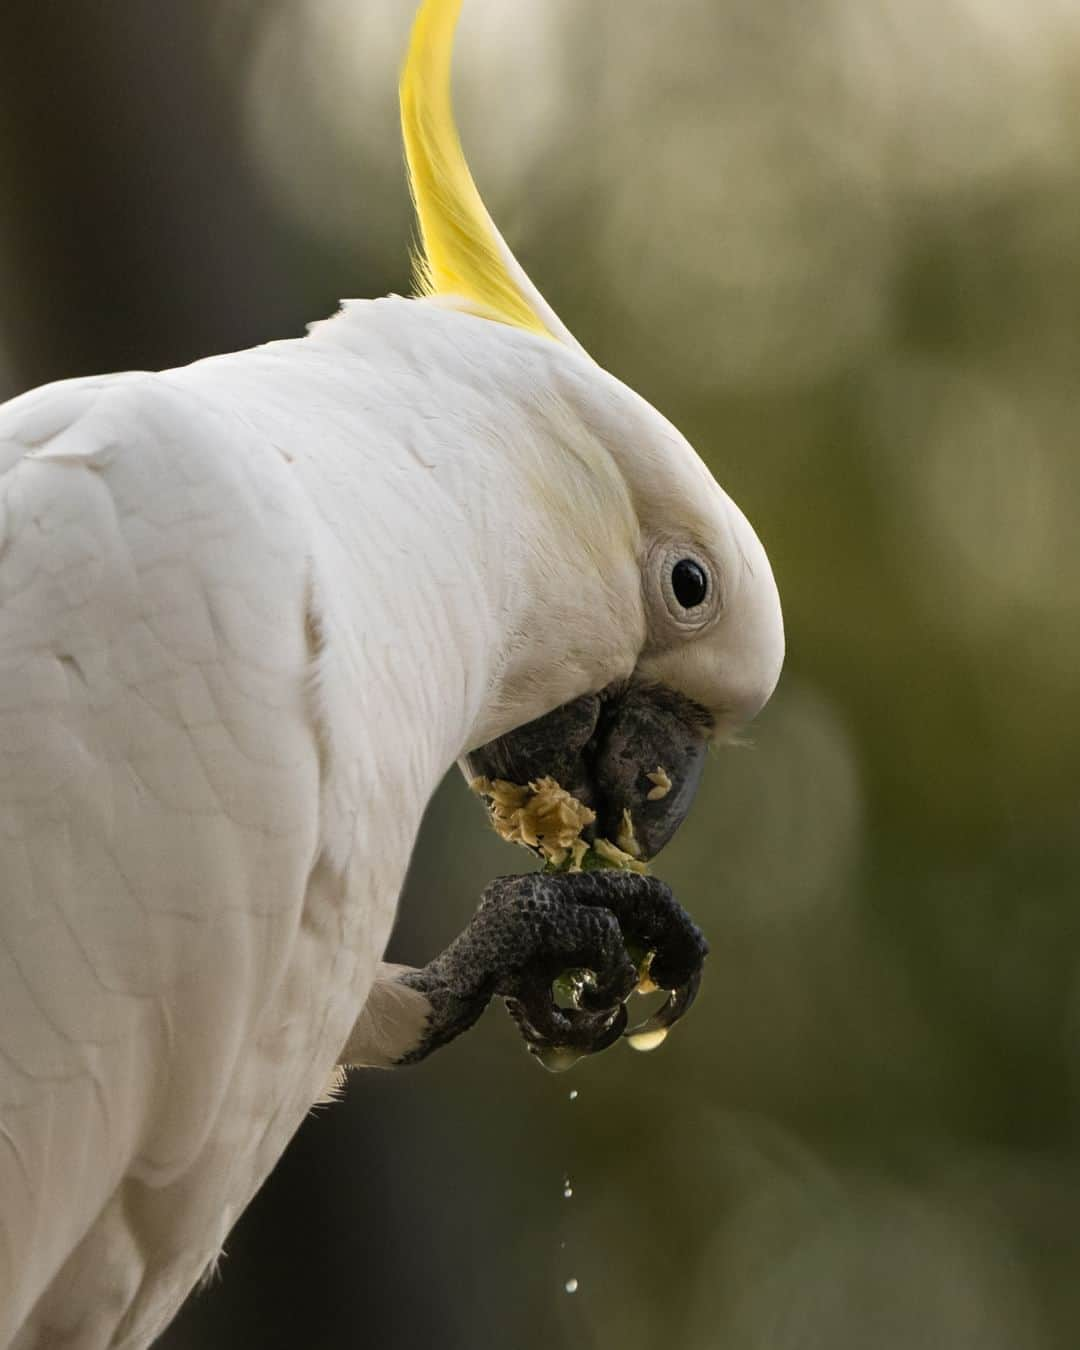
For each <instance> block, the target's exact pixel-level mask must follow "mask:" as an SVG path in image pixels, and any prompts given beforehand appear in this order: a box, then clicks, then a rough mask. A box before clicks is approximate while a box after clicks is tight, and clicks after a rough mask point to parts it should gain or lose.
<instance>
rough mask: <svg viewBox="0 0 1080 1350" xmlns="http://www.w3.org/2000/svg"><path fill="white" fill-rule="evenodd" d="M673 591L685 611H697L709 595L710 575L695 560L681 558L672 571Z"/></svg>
mask: <svg viewBox="0 0 1080 1350" xmlns="http://www.w3.org/2000/svg"><path fill="white" fill-rule="evenodd" d="M671 591H672V594H673V595H674V596H675V599H676V600H677V601H678V602H679V604H680V605H681V606H682V607H683V609H697V607H698V606H699V605H703V604H704V603H705V600H706V597H707V596H708V594H709V575H708V573H707V572H706V571H705V569H704V567H702V565H701V564H700V563H699V562H698V561H697V560H696V559H694V558H680V559H679V561H678V562H677V563H676V564H675V566H674V567H673V568H672V569H671Z"/></svg>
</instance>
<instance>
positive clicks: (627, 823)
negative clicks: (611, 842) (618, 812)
mask: <svg viewBox="0 0 1080 1350" xmlns="http://www.w3.org/2000/svg"><path fill="white" fill-rule="evenodd" d="M615 843H616V844H617V845H618V846H619V848H621V849H622V851H623V852H624V853H629V854H630V856H631V857H632V858H640V857H641V845H640V844H639V843H638V841H637V836H636V835H635V834H634V822H633V820H632V819H631V816H630V812H629V811H624V812H623V813H622V821H621V822H620V824H619V833H618V834H617V835H616V836H615Z"/></svg>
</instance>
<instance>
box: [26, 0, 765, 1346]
mask: <svg viewBox="0 0 1080 1350" xmlns="http://www.w3.org/2000/svg"><path fill="white" fill-rule="evenodd" d="M459 9H460V0H425V3H424V4H423V5H422V6H421V8H420V12H419V15H418V17H417V20H416V24H415V28H414V31H413V36H412V40H411V45H410V49H409V54H408V58H407V62H406V66H405V69H404V73H403V77H402V85H401V96H402V97H401V105H402V114H403V126H404V136H405V146H406V157H407V161H408V167H409V170H410V177H411V184H412V191H413V196H414V199H415V203H416V209H417V214H418V217H419V225H420V233H421V238H422V256H421V258H420V260H419V285H418V288H417V292H418V293H417V295H416V296H415V297H414V298H410V299H403V298H397V297H389V298H386V299H382V300H376V301H364V302H348V303H346V304H345V305H344V306H343V308H342V309H341V311H340V312H339V313H338V314H337V315H335V316H334V317H333V318H331V319H329V320H327V321H324V322H321V323H317V324H315V325H314V326H313V327H312V328H311V330H310V332H309V334H308V335H307V336H306V337H304V338H302V339H298V340H292V341H284V342H275V343H271V344H269V345H267V346H264V347H259V348H257V349H255V350H252V351H247V352H240V353H237V354H233V355H228V356H221V357H215V358H212V359H210V360H205V361H201V362H198V363H196V364H195V365H192V366H189V367H186V368H184V369H181V370H171V371H166V372H164V373H158V374H149V373H146V374H120V375H110V376H104V377H101V378H96V379H78V380H72V381H68V382H62V383H59V384H54V385H50V386H48V387H46V388H42V389H38V390H36V391H34V392H31V393H28V394H26V395H24V396H22V397H19V398H17V399H15V400H13V401H12V402H10V403H8V404H7V405H5V406H4V407H3V409H2V410H0V775H2V777H0V782H2V789H0V791H2V797H0V877H2V882H0V885H2V886H3V904H2V908H0V963H2V965H0V1197H2V1204H0V1237H2V1242H0V1346H4V1347H18V1348H19V1350H30V1347H40V1348H41V1350H58V1348H59V1347H65V1350H102V1347H124V1348H125V1350H136V1347H144V1346H146V1345H148V1344H149V1343H150V1341H151V1340H152V1339H153V1338H154V1337H155V1336H156V1335H157V1334H158V1333H159V1332H160V1331H161V1329H162V1328H163V1327H164V1326H165V1325H166V1324H167V1322H168V1321H169V1319H170V1318H171V1317H172V1316H173V1314H174V1313H175V1312H176V1310H177V1308H178V1307H179V1305H180V1303H181V1302H182V1300H183V1299H184V1297H185V1295H186V1294H187V1293H188V1291H189V1290H190V1289H191V1288H192V1287H193V1286H194V1284H195V1283H196V1282H197V1281H198V1279H199V1277H200V1275H201V1274H202V1273H203V1272H204V1271H205V1270H206V1268H207V1267H208V1265H209V1264H210V1263H212V1261H213V1260H214V1258H215V1256H216V1254H217V1253H219V1252H220V1250H221V1247H222V1243H223V1241H224V1239H225V1236H226V1234H227V1233H228V1231H229V1229H230V1227H231V1225H232V1224H233V1223H234V1222H235V1220H236V1218H237V1216H238V1215H239V1214H240V1213H241V1211H242V1210H243V1209H244V1207H245V1205H247V1203H248V1202H249V1201H250V1199H251V1197H252V1196H253V1194H254V1193H255V1191H256V1190H257V1188H258V1187H259V1186H260V1185H261V1183H262V1182H263V1181H264V1180H265V1178H266V1176H267V1174H268V1173H269V1172H270V1170H271V1168H272V1167H273V1166H274V1164H275V1163H276V1161H277V1159H278V1158H279V1157H280V1156H281V1153H282V1151H283V1150H284V1148H285V1146H286V1145H287V1143H288V1142H289V1140H290V1138H291V1137H292V1135H293V1133H294V1132H295V1131H296V1129H297V1128H298V1126H299V1125H300V1123H301V1121H302V1120H303V1118H304V1116H305V1114H306V1113H307V1112H308V1111H309V1109H310V1108H311V1106H312V1104H313V1103H314V1102H315V1101H316V1100H317V1099H319V1098H320V1096H322V1095H323V1093H324V1090H325V1087H326V1084H327V1082H328V1079H329V1078H330V1077H331V1075H332V1073H333V1072H334V1070H335V1066H337V1065H339V1064H342V1063H347V1064H359V1065H365V1064H366V1065H391V1064H395V1063H400V1062H405V1061H410V1060H415V1059H417V1058H420V1057H422V1055H424V1054H425V1053H427V1052H429V1051H430V1050H431V1049H433V1048H434V1047H435V1046H437V1045H440V1044H442V1043H444V1042H445V1041H446V1040H448V1039H450V1038H451V1036H453V1035H455V1034H457V1032H459V1031H460V1030H462V1029H463V1028H464V1027H466V1026H468V1025H469V1024H470V1023H471V1022H472V1021H473V1020H475V1018H476V1016H477V1015H478V1014H479V1011H480V1010H481V1009H482V1008H483V1006H484V1005H485V1004H486V1003H487V1002H488V1000H489V999H490V998H491V997H492V995H493V994H502V995H504V996H505V997H506V998H507V999H508V1000H509V1002H510V1004H511V1006H512V1008H513V1010H514V1011H515V1013H516V1015H517V1016H518V1020H519V1022H520V1023H521V1025H522V1029H523V1031H525V1033H526V1037H527V1039H529V1041H530V1042H531V1043H532V1044H533V1046H534V1047H537V1046H539V1047H543V1046H546V1045H549V1044H552V1043H556V1042H565V1043H566V1044H568V1045H570V1046H571V1047H572V1048H575V1049H576V1050H577V1051H581V1050H584V1049H593V1048H598V1047H599V1046H601V1045H603V1044H607V1043H608V1041H610V1040H611V1039H612V1037H613V1035H617V1034H618V1033H619V1031H621V1029H622V1025H623V1021H624V1017H623V1016H621V1015H620V1010H621V1008H622V1001H623V999H624V998H625V996H626V994H627V992H628V991H629V989H630V987H632V985H633V983H634V981H635V980H636V979H637V975H638V972H637V971H636V970H635V969H634V967H633V964H632V963H631V962H630V961H629V959H628V957H627V955H626V947H625V943H624V938H627V937H640V938H642V939H643V940H644V942H645V944H646V945H648V946H649V947H650V948H651V949H653V950H654V951H655V959H654V961H653V964H652V968H651V977H652V979H653V980H654V981H655V982H656V983H657V984H659V985H661V986H663V987H666V988H668V989H671V990H672V991H673V994H672V999H671V1003H670V1005H669V1011H668V1013H667V1014H666V1016H667V1020H672V1019H673V1018H674V1016H676V1015H678V1013H679V1011H681V1009H682V1007H683V1006H685V1004H686V1002H688V999H689V997H691V996H692V991H693V989H694V987H695V984H696V978H697V974H698V971H699V969H700V962H701V957H702V953H703V944H702V941H701V938H700V934H698V932H697V930H696V929H695V928H694V927H693V925H692V924H691V923H690V921H689V920H688V919H686V917H685V915H683V914H682V911H681V910H680V909H679V907H678V906H677V905H676V904H675V902H674V901H673V899H672V898H671V896H670V893H669V892H667V890H666V888H665V887H664V886H663V885H662V883H660V882H658V881H655V880H654V879H652V878H649V877H642V876H638V875H635V874H633V873H626V872H586V873H582V874H573V873H559V874H556V875H541V874H537V875H534V876H529V877H524V878H511V879H504V880H503V881H502V882H497V883H494V885H493V886H492V888H491V889H490V890H489V892H488V893H487V894H486V896H485V898H484V901H483V903H482V904H481V907H480V909H479V910H478V912H477V916H476V918H475V919H474V921H473V923H472V924H470V926H469V928H468V929H467V930H466V932H465V933H464V934H463V935H462V936H461V938H459V939H458V940H457V941H456V942H455V943H454V945H453V946H452V947H451V948H450V949H449V951H448V952H446V953H444V954H443V955H442V956H440V957H437V958H436V959H435V960H434V961H433V962H432V963H431V964H430V965H429V966H427V967H423V968H420V969H418V970H410V969H408V968H404V967H391V966H388V965H384V964H381V957H382V953H383V951H384V949H385V945H386V942H387V939H388V935H389V933H390V928H391V925H392V923H393V920H394V911H395V906H396V904H397V899H398V894H399V892H400V890H401V886H402V882H403V879H404V876H405V871H406V867H407V864H408V861H409V854H410V850H411V848H412V846H413V843H414V841H415V839H416V835H417V830H418V827H419V824H420V819H421V816H422V814H423V811H424V807H425V805H426V803H427V802H428V800H429V798H430V796H431V794H432V792H433V790H434V788H435V786H436V785H437V784H438V782H439V781H440V779H441V778H442V776H443V775H444V773H445V772H446V771H447V770H448V768H449V767H451V766H452V765H453V764H454V763H455V761H461V762H462V763H463V764H465V766H466V768H467V770H468V771H469V772H470V773H473V772H482V773H486V774H489V775H491V776H494V777H501V778H505V779H509V780H510V781H512V782H517V783H522V782H526V781H529V780H531V779H535V778H539V777H542V776H544V775H548V776H550V777H552V778H554V779H555V780H556V781H557V782H558V783H559V784H561V786H562V787H564V788H566V789H567V790H568V791H570V792H572V793H573V794H574V795H575V796H576V797H578V798H579V799H580V800H581V801H583V802H587V803H589V804H590V806H591V808H592V809H593V810H594V811H595V813H596V816H597V823H596V827H595V828H596V829H597V830H598V831H600V832H602V833H606V834H607V835H608V836H609V837H612V838H613V837H614V835H615V832H616V831H617V829H618V828H619V823H620V822H624V823H625V822H626V821H630V822H632V825H633V829H634V837H635V840H636V847H637V849H638V852H639V854H640V855H641V856H643V857H646V858H647V857H651V856H652V855H654V854H655V853H656V852H657V851H658V850H659V849H660V848H661V847H662V846H663V844H664V843H665V842H666V841H667V839H668V838H669V837H670V835H671V834H672V833H673V832H674V830H675V829H676V827H677V826H678V824H679V823H680V821H681V820H682V818H683V816H684V815H685V814H686V810H687V808H688V806H689V802H690V798H691V797H692V795H693V791H694V788H695V786H696V782H697V777H698V774H699V772H700V767H701V761H702V756H703V754H704V750H705V746H706V744H707V742H708V741H709V740H710V739H711V738H714V737H715V736H717V735H718V734H720V733H723V732H725V731H726V730H728V729H730V728H732V727H734V726H736V725H738V724H740V723H743V722H745V721H746V720H747V719H748V718H750V717H752V716H753V715H754V714H755V713H756V712H757V711H758V710H759V709H760V708H761V707H762V705H763V704H764V703H765V701H766V700H767V699H768V697H769V695H770V694H771V692H772V690H773V687H774V685H775V684H776V681H777V678H778V675H779V671H780V666H781V662H782V657H783V625H782V621H781V612H780V605H779V601H778V597H777V590H776V586H775V583H774V580H773V576H772V572H771V570H770V566H769V562H768V559H767V557H766V554H765V551H764V549H763V547H762V545H761V543H760V542H759V541H758V538H757V536H756V535H755V533H754V531H753V529H752V528H751V527H750V525H749V524H748V522H747V521H746V519H745V517H744V516H743V515H742V514H741V513H740V511H739V510H738V508H737V507H736V506H735V504H734V503H733V502H732V500H731V499H730V498H729V497H728V496H727V495H726V494H725V493H724V491H723V490H722V489H721V488H720V487H719V486H718V485H717V483H716V482H715V481H714V480H713V478H712V476H711V475H710V473H709V472H708V470H707V469H706V468H705V466H704V464H703V463H702V461H701V460H700V459H699V458H698V457H697V455H696V454H695V453H694V452H693V451H692V450H691V448H690V447H689V446H688V444H687V443H686V441H685V440H684V439H683V438H682V436H680V434H679V433H678V432H677V431H676V430H675V429H674V428H673V427H672V426H671V425H670V424H669V423H668V422H667V421H666V420H665V419H664V418H663V417H662V416H661V415H660V414H659V413H658V412H656V411H655V410H654V409H653V408H652V407H650V406H649V405H648V404H647V403H645V402H644V401H643V400H642V399H641V398H639V397H638V396H637V395H635V394H634V393H632V392H631V391H630V390H629V389H628V388H626V387H625V386H624V385H622V384H621V383H620V382H619V381H618V380H617V379H615V378H614V377H613V376H612V375H610V374H608V373H606V372H605V371H604V370H602V369H601V368H600V367H599V366H598V365H597V364H595V363H594V362H593V361H592V360H590V358H589V357H588V356H587V355H586V354H585V353H584V352H583V351H582V349H581V348H580V347H579V345H578V344H577V342H575V340H574V339H573V337H572V336H571V335H570V333H569V332H568V331H567V329H566V328H565V327H564V325H563V324H562V323H561V322H560V320H559V319H558V318H557V317H556V315H555V314H554V313H553V311H552V309H551V308H550V307H549V306H548V305H547V304H546V303H545V301H544V300H543V299H542V297H541V296H540V294H539V292H538V291H537V289H536V288H535V286H534V285H533V284H532V282H531V281H530V280H529V279H528V277H527V276H526V274H525V272H524V271H523V270H522V268H521V266H520V265H519V264H518V263H517V261H516V260H515V259H514V257H513V256H512V255H511V253H510V250H509V249H508V247H507V246H506V244H505V243H504V241H503V240H502V238H501V237H500V235H499V233H498V231H497V230H496V228H495V226H494V224H493V223H492V221H491V219H490V217H489V216H488V213H487V211H486V210H485V208H484V206H483V204H482V202H481V199H480V196H479V195H478V192H477V190H476V187H475V186H474V183H473V180H472V178H471V176H470V174H469V170H468V168H467V166H466V162H465V159H464V156H463V154H462V151H461V147H460V143H459V140H458V136H457V132H456V130H455V126H454V121H453V116H452V110H451V103H450V92H449V89H450V63H451V52H452V46H453V35H454V28H455V24H456V20H457V16H458V11H459ZM657 784H661V786H660V787H658V786H657ZM665 785H666V786H665ZM571 966H579V967H588V968H589V969H591V970H592V971H594V972H595V975H596V979H595V983H594V985H593V987H592V988H591V989H590V990H589V991H588V997H587V998H586V999H584V1000H583V1002H582V1006H581V1007H580V1008H576V1009H575V1008H570V1009H562V1008H556V1007H554V1005H553V1002H552V996H551V977H552V973H553V972H557V971H558V970H560V969H562V968H564V967H571Z"/></svg>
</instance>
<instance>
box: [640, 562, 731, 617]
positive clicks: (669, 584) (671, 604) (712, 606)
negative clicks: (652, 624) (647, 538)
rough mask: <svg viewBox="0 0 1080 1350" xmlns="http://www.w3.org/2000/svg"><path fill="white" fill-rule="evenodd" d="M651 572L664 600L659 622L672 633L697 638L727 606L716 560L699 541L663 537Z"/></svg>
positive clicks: (655, 611) (658, 610) (657, 610)
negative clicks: (725, 605)
mask: <svg viewBox="0 0 1080 1350" xmlns="http://www.w3.org/2000/svg"><path fill="white" fill-rule="evenodd" d="M648 571H649V575H650V576H651V577H652V578H654V579H655V580H654V585H655V586H656V591H657V592H658V593H659V594H658V599H659V601H660V603H659V604H658V605H657V606H656V607H655V608H654V609H653V611H652V612H653V614H654V616H655V621H656V622H657V623H659V624H663V625H665V628H664V629H663V630H660V631H664V632H666V633H667V634H668V635H669V636H670V635H671V634H673V633H677V634H679V635H680V636H682V637H694V636H696V635H697V634H698V633H700V632H702V630H703V629H705V628H706V627H707V626H708V625H709V624H711V623H712V622H713V620H714V619H715V618H716V617H717V615H719V614H721V613H722V612H723V609H724V583H723V577H722V575H721V573H720V570H719V568H718V566H717V563H716V561H715V559H714V558H713V557H712V555H711V554H710V553H709V552H707V551H706V549H705V548H704V547H703V546H702V545H700V544H697V543H690V542H689V541H685V542H684V541H682V540H668V539H665V540H661V541H660V542H659V543H658V544H657V546H656V548H655V550H654V552H653V553H652V555H651V558H650V562H649V568H648Z"/></svg>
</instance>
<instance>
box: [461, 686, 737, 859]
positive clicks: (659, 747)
mask: <svg viewBox="0 0 1080 1350" xmlns="http://www.w3.org/2000/svg"><path fill="white" fill-rule="evenodd" d="M711 726H712V719H711V717H710V715H709V714H708V713H707V712H706V711H705V710H704V709H703V708H701V707H700V706H699V705H698V704H696V703H693V702H691V701H690V700H689V699H687V698H684V697H683V696H682V695H681V694H678V693H675V692H674V691H673V690H671V689H668V688H667V687H666V686H664V685H658V684H633V683H631V684H628V685H620V686H616V687H613V688H612V689H609V690H604V691H603V692H601V693H599V694H587V695H585V696H584V697H583V698H579V699H575V700H574V701H573V702H572V703H567V704H564V705H563V706H562V707H561V708H556V709H555V711H554V712H550V713H547V714H546V715H545V716H543V717H539V718H537V719H536V720H535V721H534V722H529V723H527V724H526V725H525V726H521V727H518V728H517V729H516V730H514V731H511V732H508V733H507V735H505V736H500V737H499V739H498V740H495V741H490V742H489V743H488V744H487V745H484V746H481V747H480V748H479V749H478V750H474V751H472V752H471V753H470V754H468V755H466V756H465V758H464V760H463V761H462V768H463V770H464V772H465V773H466V774H467V775H468V776H469V777H470V778H475V777H479V776H484V777H487V778H492V779H496V778H501V779H505V780H506V781H508V782H511V783H522V784H524V783H530V782H534V781H535V780H536V779H538V778H554V779H555V780H556V782H558V784H559V785H560V787H563V788H565V789H566V790H567V791H568V792H570V793H572V794H573V795H574V796H575V797H577V798H578V799H579V800H580V801H582V802H584V803H585V805H586V806H589V807H591V808H592V810H594V811H595V812H596V825H595V826H594V827H593V829H594V831H595V834H596V835H597V836H599V837H600V838H604V839H608V840H610V841H611V842H612V843H614V844H617V845H618V847H620V848H622V849H624V850H625V851H626V852H628V853H632V854H634V856H635V857H638V858H641V859H642V860H648V859H650V858H653V857H655V856H656V854H657V853H659V852H660V850H661V849H662V848H663V847H664V845H665V844H666V843H667V842H668V840H669V839H671V837H672V835H674V833H675V831H676V830H677V829H678V828H679V826H680V825H681V824H682V822H683V821H684V820H685V818H686V816H687V813H688V812H689V810H690V805H691V803H692V802H693V799H694V794H695V793H696V791H697V787H698V783H699V782H700V781H701V774H702V770H703V768H704V764H705V751H706V747H707V744H708V734H709V731H710V729H711Z"/></svg>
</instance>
